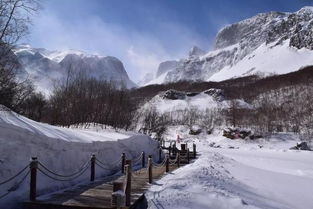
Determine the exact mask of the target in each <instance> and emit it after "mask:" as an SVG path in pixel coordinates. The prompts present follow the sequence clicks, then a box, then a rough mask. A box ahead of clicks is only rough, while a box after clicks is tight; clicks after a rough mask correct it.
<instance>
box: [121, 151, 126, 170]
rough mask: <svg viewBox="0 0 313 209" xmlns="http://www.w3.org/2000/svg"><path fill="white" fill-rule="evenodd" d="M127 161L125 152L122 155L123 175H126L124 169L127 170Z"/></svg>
mask: <svg viewBox="0 0 313 209" xmlns="http://www.w3.org/2000/svg"><path fill="white" fill-rule="evenodd" d="M125 160H126V155H125V153H124V152H123V153H122V173H125V172H124V169H125Z"/></svg>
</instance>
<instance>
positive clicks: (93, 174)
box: [90, 154, 96, 181]
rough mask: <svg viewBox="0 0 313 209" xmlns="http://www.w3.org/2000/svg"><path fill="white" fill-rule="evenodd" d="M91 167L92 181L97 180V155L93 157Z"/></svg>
mask: <svg viewBox="0 0 313 209" xmlns="http://www.w3.org/2000/svg"><path fill="white" fill-rule="evenodd" d="M90 161H91V166H90V181H94V180H95V174H96V166H95V164H96V155H94V154H93V155H91V159H90Z"/></svg>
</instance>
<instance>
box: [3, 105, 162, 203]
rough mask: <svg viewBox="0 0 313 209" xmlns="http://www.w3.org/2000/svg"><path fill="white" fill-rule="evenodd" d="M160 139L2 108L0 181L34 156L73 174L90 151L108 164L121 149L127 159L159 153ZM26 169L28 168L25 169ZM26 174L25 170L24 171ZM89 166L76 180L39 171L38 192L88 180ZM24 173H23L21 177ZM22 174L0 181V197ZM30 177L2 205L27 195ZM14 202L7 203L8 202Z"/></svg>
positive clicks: (101, 172)
mask: <svg viewBox="0 0 313 209" xmlns="http://www.w3.org/2000/svg"><path fill="white" fill-rule="evenodd" d="M157 146H158V143H157V142H156V141H154V140H152V139H151V138H150V137H148V136H145V135H138V134H135V133H131V132H124V133H117V132H114V131H112V130H109V131H105V130H103V131H99V132H95V131H90V130H88V131H84V130H77V129H76V130H74V129H67V128H60V127H55V126H51V125H48V124H42V123H38V122H35V121H32V120H30V119H27V118H25V117H23V116H20V115H18V114H16V113H13V112H11V111H5V110H3V109H2V110H1V111H0V182H3V181H4V180H6V179H8V178H9V177H11V176H13V175H15V174H16V173H17V172H18V171H19V170H21V169H22V168H23V167H25V165H27V164H28V163H29V160H30V158H31V157H32V156H36V157H38V159H39V161H40V162H41V163H43V164H44V165H46V166H47V167H48V168H49V169H51V170H52V171H56V172H58V173H61V174H70V173H73V172H75V171H77V170H78V169H79V168H80V167H81V166H82V165H83V164H84V163H85V162H86V161H88V160H89V159H90V156H91V154H96V156H97V159H99V160H100V161H102V162H104V163H107V164H108V165H109V167H111V168H113V167H114V166H113V165H111V164H112V163H113V162H116V161H118V160H119V159H120V155H121V153H122V152H125V153H126V156H127V158H128V159H134V158H136V157H138V156H139V155H140V154H141V152H142V151H145V152H146V153H147V155H148V154H153V155H154V157H156V156H157V150H158V149H157ZM26 172H27V171H26ZM110 173H112V171H110V170H107V171H106V170H102V169H100V168H96V174H97V176H100V175H106V174H110ZM24 174H25V173H24ZM89 175H90V173H89V169H88V170H87V171H86V172H85V173H84V174H83V175H82V176H81V177H80V178H78V179H77V180H75V181H74V182H73V181H72V182H57V181H54V180H51V179H48V178H47V177H44V176H43V175H41V174H39V175H38V186H37V187H38V191H39V195H40V194H44V193H47V192H50V191H54V190H57V189H60V188H64V187H67V186H70V185H72V184H74V183H77V182H81V181H83V182H84V181H87V182H88V179H89ZM22 176H23V175H21V177H22ZM19 180H20V178H17V179H16V180H13V181H12V182H9V183H8V184H5V185H0V197H1V195H2V194H5V193H6V192H7V190H8V189H10V188H11V187H12V185H13V184H14V183H17V182H18V181H19ZM28 185H29V177H27V178H26V180H25V181H24V182H23V184H22V185H21V186H20V187H19V188H16V189H15V191H13V192H11V193H10V194H9V195H8V196H6V197H5V198H2V199H0V208H3V207H2V206H4V205H6V208H7V209H8V208H10V207H13V206H16V205H15V204H16V203H17V202H18V201H20V200H23V199H27V198H28ZM8 204H9V205H11V206H10V207H8V206H7V205H8Z"/></svg>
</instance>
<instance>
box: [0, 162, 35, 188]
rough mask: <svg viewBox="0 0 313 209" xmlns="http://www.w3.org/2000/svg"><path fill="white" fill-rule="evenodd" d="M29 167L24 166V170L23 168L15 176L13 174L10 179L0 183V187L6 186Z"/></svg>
mask: <svg viewBox="0 0 313 209" xmlns="http://www.w3.org/2000/svg"><path fill="white" fill-rule="evenodd" d="M28 167H29V165H27V166H25V168H23V169H22V170H21V171H19V172H18V173H17V174H15V175H14V176H12V177H11V178H9V179H7V180H5V181H3V182H1V183H0V186H1V185H3V184H6V183H8V182H10V181H12V180H13V179H15V178H16V177H18V176H19V175H20V174H21V173H23V172H24V171H25V170H26V169H27V168H28Z"/></svg>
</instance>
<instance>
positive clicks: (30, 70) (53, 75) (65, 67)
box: [13, 45, 136, 95]
mask: <svg viewBox="0 0 313 209" xmlns="http://www.w3.org/2000/svg"><path fill="white" fill-rule="evenodd" d="M13 51H14V53H15V55H16V57H17V59H18V61H19V62H20V64H21V66H22V68H23V71H24V75H23V76H24V77H25V74H26V77H28V78H29V79H30V80H31V81H32V82H33V83H34V85H35V87H36V89H37V91H40V92H43V93H44V94H45V95H50V94H51V92H52V89H53V86H54V85H55V83H56V81H59V80H61V79H64V76H66V75H67V74H68V72H69V71H73V72H72V73H74V74H75V73H76V74H77V73H79V72H84V73H85V75H86V76H87V77H94V78H97V79H101V80H105V81H114V82H116V83H117V84H118V85H124V86H125V87H127V88H132V87H136V84H135V83H134V82H133V81H131V80H130V78H129V77H128V74H127V72H126V70H125V68H124V65H123V63H122V62H121V61H120V60H119V59H117V58H116V57H113V56H100V55H94V54H88V53H85V52H83V51H79V50H66V51H50V50H47V49H44V48H32V47H31V46H29V45H20V46H18V47H16V48H15V49H14V50H13Z"/></svg>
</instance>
